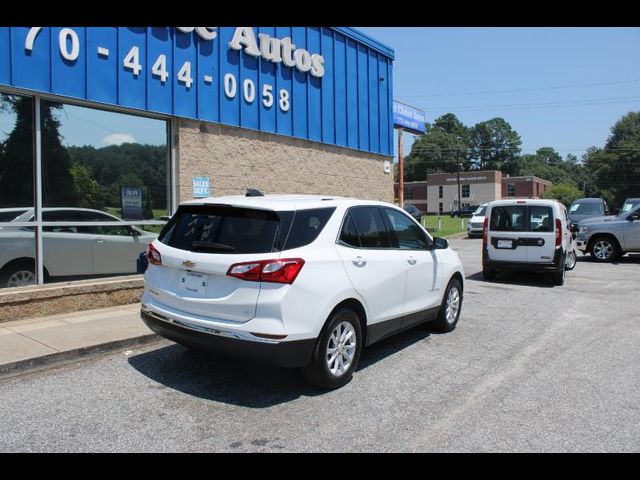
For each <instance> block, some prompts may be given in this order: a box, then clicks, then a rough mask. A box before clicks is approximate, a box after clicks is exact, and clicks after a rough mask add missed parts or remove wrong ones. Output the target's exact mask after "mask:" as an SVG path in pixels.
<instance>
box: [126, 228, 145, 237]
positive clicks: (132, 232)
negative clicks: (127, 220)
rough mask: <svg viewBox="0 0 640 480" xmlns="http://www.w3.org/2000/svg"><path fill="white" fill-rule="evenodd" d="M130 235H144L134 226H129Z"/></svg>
mask: <svg viewBox="0 0 640 480" xmlns="http://www.w3.org/2000/svg"><path fill="white" fill-rule="evenodd" d="M129 235H130V236H132V237H139V236H140V235H142V234H141V233H140V232H139V231H138V230H136V229H135V228H133V227H129Z"/></svg>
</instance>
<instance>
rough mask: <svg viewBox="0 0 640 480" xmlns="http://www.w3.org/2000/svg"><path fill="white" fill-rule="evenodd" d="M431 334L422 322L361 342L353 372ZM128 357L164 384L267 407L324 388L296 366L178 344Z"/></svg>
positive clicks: (208, 396) (230, 401)
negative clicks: (272, 364)
mask: <svg viewBox="0 0 640 480" xmlns="http://www.w3.org/2000/svg"><path fill="white" fill-rule="evenodd" d="M429 335H430V332H429V329H428V328H427V327H426V326H425V325H420V326H417V327H415V328H412V329H411V330H407V331H406V332H402V333H399V334H397V335H394V336H392V337H390V338H388V339H386V340H382V341H381V342H378V343H376V344H374V345H372V346H370V347H368V348H365V349H364V351H363V352H362V355H361V356H360V362H359V363H358V367H357V369H356V375H357V374H358V373H357V372H359V371H361V370H364V369H366V368H367V367H369V366H371V365H374V364H375V363H377V362H379V361H382V360H384V359H385V358H387V357H388V356H391V355H393V354H395V353H397V352H399V351H400V350H402V349H404V348H406V347H408V346H410V345H412V344H414V343H416V342H419V341H420V340H423V339H425V338H427V337H428V336H429ZM128 361H129V364H130V365H131V366H132V367H133V368H135V369H136V370H137V371H138V372H140V373H142V374H143V375H145V376H146V377H148V378H150V379H151V380H153V381H155V382H157V383H159V384H161V385H164V386H165V387H168V388H171V389H173V390H177V391H180V392H183V393H186V394H188V395H193V396H196V397H199V398H203V399H206V400H212V401H216V402H223V403H228V404H232V405H239V406H243V407H249V408H267V407H271V406H274V405H278V404H281V403H286V402H290V401H292V400H295V399H296V398H299V397H302V396H316V395H322V394H324V393H327V392H326V391H324V390H321V389H318V388H315V387H313V386H311V385H308V384H307V383H306V382H305V380H304V378H303V377H302V375H300V372H298V371H297V370H295V369H286V368H277V367H269V366H263V365H260V364H257V363H254V362H249V361H246V360H241V359H240V360H239V359H230V358H225V357H218V356H214V355H212V354H209V353H203V352H198V351H195V350H190V349H187V348H185V347H183V346H181V345H177V344H172V345H169V346H166V347H161V348H158V349H155V350H152V351H149V352H145V353H141V354H139V355H135V356H132V357H129V359H128Z"/></svg>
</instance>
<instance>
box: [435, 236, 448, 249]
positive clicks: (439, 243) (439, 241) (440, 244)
mask: <svg viewBox="0 0 640 480" xmlns="http://www.w3.org/2000/svg"><path fill="white" fill-rule="evenodd" d="M445 248H449V242H448V241H447V240H446V239H444V238H440V237H433V250H443V249H445Z"/></svg>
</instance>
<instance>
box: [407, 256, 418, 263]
mask: <svg viewBox="0 0 640 480" xmlns="http://www.w3.org/2000/svg"><path fill="white" fill-rule="evenodd" d="M407 262H409V265H415V264H416V262H417V260H416V259H415V258H413V257H409V258H407Z"/></svg>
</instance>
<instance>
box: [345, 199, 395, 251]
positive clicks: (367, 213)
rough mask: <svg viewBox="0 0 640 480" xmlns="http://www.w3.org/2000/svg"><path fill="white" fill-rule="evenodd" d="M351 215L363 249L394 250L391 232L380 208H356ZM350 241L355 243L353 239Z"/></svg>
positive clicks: (351, 211) (350, 212)
mask: <svg viewBox="0 0 640 480" xmlns="http://www.w3.org/2000/svg"><path fill="white" fill-rule="evenodd" d="M349 214H350V217H351V219H352V220H353V225H352V227H353V228H354V229H355V232H357V234H358V239H359V243H360V246H361V247H362V248H392V244H391V238H390V236H389V232H388V231H387V227H386V225H385V223H384V220H383V219H382V215H381V214H380V211H379V209H378V208H376V207H356V208H352V209H351V210H350V211H349ZM345 226H346V224H345ZM343 234H344V226H343ZM350 241H352V242H353V239H352V240H350ZM345 243H346V242H345Z"/></svg>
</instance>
